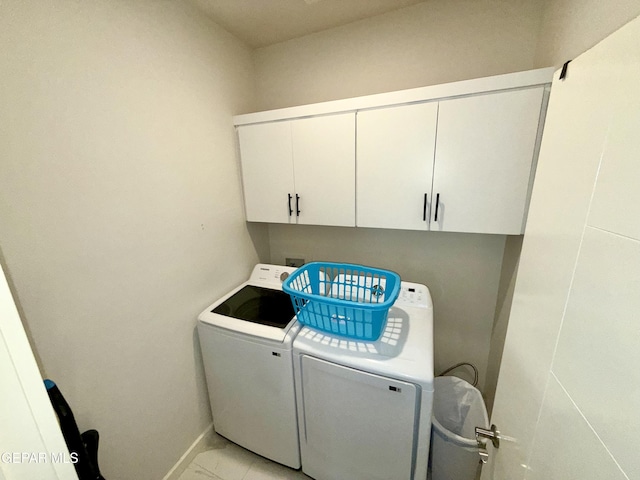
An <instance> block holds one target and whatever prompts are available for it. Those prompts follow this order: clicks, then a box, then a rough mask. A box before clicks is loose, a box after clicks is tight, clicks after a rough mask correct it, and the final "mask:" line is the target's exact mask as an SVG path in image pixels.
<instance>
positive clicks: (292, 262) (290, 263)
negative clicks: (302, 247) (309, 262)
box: [285, 257, 304, 267]
mask: <svg viewBox="0 0 640 480" xmlns="http://www.w3.org/2000/svg"><path fill="white" fill-rule="evenodd" d="M285 263H286V265H287V267H301V266H302V265H304V258H290V257H287V258H286V259H285Z"/></svg>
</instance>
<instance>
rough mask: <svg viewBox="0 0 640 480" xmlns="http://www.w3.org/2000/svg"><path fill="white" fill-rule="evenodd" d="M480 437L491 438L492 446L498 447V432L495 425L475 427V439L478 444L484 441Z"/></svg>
mask: <svg viewBox="0 0 640 480" xmlns="http://www.w3.org/2000/svg"><path fill="white" fill-rule="evenodd" d="M481 438H482V439H487V440H491V443H493V446H494V448H500V432H499V431H498V429H497V428H496V426H495V425H491V429H490V430H487V429H486V428H481V427H476V440H477V442H478V444H482V443H484V442H483V440H481Z"/></svg>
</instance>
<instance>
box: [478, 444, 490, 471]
mask: <svg viewBox="0 0 640 480" xmlns="http://www.w3.org/2000/svg"><path fill="white" fill-rule="evenodd" d="M486 447H487V445H486V444H484V443H481V442H478V455H480V463H481V464H483V465H485V464H486V463H487V462H488V461H489V452H487V448H486Z"/></svg>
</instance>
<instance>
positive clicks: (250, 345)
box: [198, 264, 300, 468]
mask: <svg viewBox="0 0 640 480" xmlns="http://www.w3.org/2000/svg"><path fill="white" fill-rule="evenodd" d="M294 270H295V268H291V267H284V266H277V265H264V264H258V265H256V266H255V268H254V269H253V272H252V273H251V277H250V278H249V280H247V281H246V282H244V283H243V284H242V285H240V286H239V287H237V288H236V289H234V290H232V291H231V292H229V293H228V294H227V295H225V296H224V297H222V298H221V299H219V300H218V301H216V302H215V303H213V304H212V305H210V306H209V307H208V308H207V309H206V310H205V311H204V312H202V313H201V314H200V315H199V316H198V336H199V337H200V345H201V348H202V357H203V361H204V370H205V375H206V379H207V387H208V390H209V399H210V401H211V410H212V413H213V425H214V429H215V431H216V432H217V433H219V434H220V435H222V436H223V437H226V438H228V439H229V440H231V441H232V442H234V443H237V444H238V445H241V446H243V447H245V448H247V449H249V450H251V451H253V452H255V453H257V454H259V455H262V456H263V457H266V458H269V459H271V460H274V461H276V462H278V463H281V464H283V465H287V466H288V467H291V468H300V451H299V447H298V423H297V418H296V407H295V393H294V386H293V363H292V342H293V338H294V337H295V335H296V333H297V332H298V330H299V324H298V322H297V321H296V319H295V316H294V311H293V306H292V304H291V299H290V297H289V295H287V294H286V293H284V292H283V291H282V281H283V280H284V279H285V278H286V277H287V276H288V275H289V274H290V273H291V272H293V271H294Z"/></svg>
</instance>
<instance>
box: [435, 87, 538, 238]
mask: <svg viewBox="0 0 640 480" xmlns="http://www.w3.org/2000/svg"><path fill="white" fill-rule="evenodd" d="M543 93H544V88H543V87H537V88H530V89H526V90H516V91H506V92H499V93H491V94H486V95H478V96H474V97H466V98H460V99H453V100H445V101H442V102H440V106H439V113H438V137H437V144H436V157H435V158H436V160H435V168H434V176H433V195H434V197H436V198H437V196H438V195H439V201H438V202H437V205H436V207H437V208H433V209H432V218H431V230H440V231H448V232H476V233H500V234H512V235H518V234H520V233H522V232H523V226H524V225H523V224H524V215H525V208H526V204H527V195H528V192H529V178H530V175H531V166H532V161H533V156H534V150H535V144H536V137H537V132H538V122H539V118H540V110H541V105H542V98H543ZM436 198H434V200H436ZM436 213H437V221H436V218H435V216H436Z"/></svg>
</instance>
